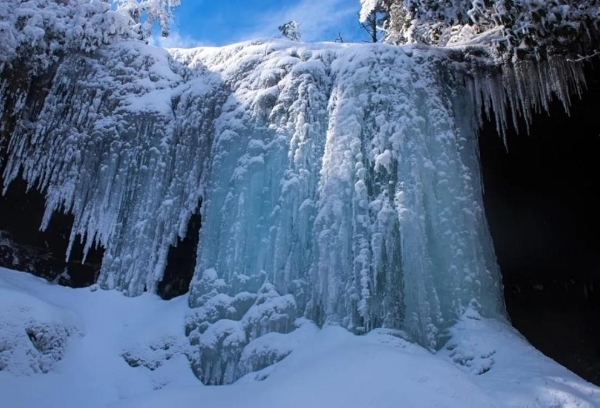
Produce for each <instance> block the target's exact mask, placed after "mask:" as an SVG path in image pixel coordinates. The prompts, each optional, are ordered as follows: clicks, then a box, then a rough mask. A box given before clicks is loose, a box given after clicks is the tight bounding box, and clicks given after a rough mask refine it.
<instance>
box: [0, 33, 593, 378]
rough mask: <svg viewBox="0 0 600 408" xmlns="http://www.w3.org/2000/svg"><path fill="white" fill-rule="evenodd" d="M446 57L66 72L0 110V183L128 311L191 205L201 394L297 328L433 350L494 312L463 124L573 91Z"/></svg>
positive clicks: (90, 63)
mask: <svg viewBox="0 0 600 408" xmlns="http://www.w3.org/2000/svg"><path fill="white" fill-rule="evenodd" d="M456 52H457V49H456V48H455V49H453V50H443V49H442V50H432V49H427V48H423V47H416V46H411V47H392V46H384V45H377V46H372V45H362V46H361V45H349V46H346V45H335V44H298V43H289V42H283V41H276V42H260V41H258V42H250V43H243V44H237V45H233V46H229V47H223V48H200V49H193V50H170V51H169V54H167V53H166V52H165V51H160V50H156V49H153V48H150V47H146V46H143V45H140V44H138V43H121V44H116V45H113V46H110V47H106V48H104V49H103V50H102V51H101V52H99V53H98V54H97V55H96V56H95V57H83V56H77V55H70V56H68V57H66V59H65V60H64V62H63V63H62V64H61V65H60V67H59V68H58V72H57V73H56V75H55V77H54V81H52V83H51V87H50V90H49V93H48V95H47V96H44V98H45V99H44V100H43V101H36V103H37V106H38V107H39V112H38V111H36V110H35V109H33V111H32V110H31V106H28V105H27V104H26V103H25V99H24V98H23V99H22V103H20V104H19V103H17V104H15V106H14V107H13V108H12V111H13V114H14V115H15V116H16V117H17V121H16V127H15V129H14V131H13V132H12V135H11V138H10V145H9V150H8V156H7V161H6V167H5V170H4V179H5V182H6V183H10V181H11V180H14V179H15V178H16V177H18V176H19V175H22V176H23V177H24V178H25V179H26V180H27V182H28V183H29V184H30V186H32V187H37V188H40V189H42V190H44V191H46V195H47V211H46V217H45V219H44V225H43V226H42V227H44V226H46V225H47V224H48V221H49V219H50V217H51V215H52V213H53V212H55V211H67V212H72V213H73V214H74V215H75V224H74V227H73V231H72V234H71V242H73V241H74V240H75V239H78V238H82V239H83V240H84V242H85V244H86V248H87V249H89V248H90V247H91V246H92V245H94V244H101V245H103V246H105V248H106V253H105V256H104V260H103V265H102V270H101V274H100V278H99V282H100V284H101V285H102V287H104V288H108V289H112V288H117V289H120V290H123V291H126V292H127V294H129V295H139V294H141V293H142V292H144V291H150V292H155V291H156V288H157V284H158V282H160V280H161V279H162V273H163V270H164V267H165V262H166V255H167V252H168V248H169V246H170V245H173V244H174V243H175V242H176V239H177V236H181V237H183V236H184V235H185V233H186V231H185V229H186V226H187V221H188V220H189V217H190V216H191V214H193V213H194V212H195V211H196V209H197V207H198V205H199V201H200V200H202V207H201V215H202V223H203V224H202V227H201V231H200V244H199V247H198V257H197V259H198V262H197V265H196V271H195V275H194V278H193V281H192V284H191V287H190V295H189V304H190V306H191V307H192V308H193V309H194V310H193V311H192V312H190V314H189V316H188V318H187V319H186V331H187V333H188V335H189V338H190V341H191V343H192V345H194V347H195V350H196V351H195V352H192V353H191V360H192V363H193V367H194V370H195V372H196V374H197V375H198V377H200V378H201V379H202V380H203V381H204V382H206V383H211V384H212V383H223V382H232V381H235V379H237V378H239V377H241V376H243V375H244V374H245V373H246V372H248V371H252V370H254V369H257V368H259V367H252V364H250V363H247V360H245V361H246V362H244V363H243V364H240V359H241V358H242V356H245V355H248V353H250V349H248V350H245V348H246V347H250V345H251V344H252V342H254V341H255V340H256V339H258V338H260V337H261V336H263V335H265V334H267V333H271V332H279V333H288V332H290V331H293V330H294V328H295V323H294V322H295V321H296V319H297V318H298V317H302V316H304V317H307V318H309V319H311V320H313V321H314V322H316V323H317V324H319V325H322V324H336V325H341V326H343V327H346V328H349V329H351V330H353V331H355V332H357V333H363V332H366V331H369V330H371V329H373V328H377V327H387V328H396V329H399V328H402V329H404V330H406V331H407V332H408V334H409V335H410V336H411V337H412V338H413V339H414V340H415V341H417V342H418V343H420V344H421V345H423V346H425V347H426V348H427V349H430V350H435V349H438V348H439V347H441V346H442V345H443V344H444V343H445V340H446V339H447V338H448V335H449V334H448V331H447V329H448V328H450V327H451V326H452V325H453V324H454V323H455V322H456V321H457V319H458V318H459V316H461V315H462V314H463V313H464V311H465V310H467V309H469V308H474V309H476V310H477V311H478V313H480V314H481V315H483V316H486V317H502V316H503V315H504V306H503V301H502V297H501V282H500V274H499V271H498V267H497V265H496V262H495V257H494V252H493V246H492V243H491V239H490V236H489V232H488V230H487V225H486V222H485V218H484V212H483V205H482V200H481V194H482V193H481V183H480V179H479V167H478V158H477V143H476V137H477V134H476V129H477V124H478V121H479V117H480V110H481V109H482V108H484V109H485V110H486V111H487V112H488V114H493V115H495V116H496V118H497V120H498V124H499V127H500V128H501V129H502V128H503V127H505V126H507V125H508V123H509V121H508V119H507V114H506V113H505V112H506V110H507V108H508V107H510V109H511V111H512V115H513V117H516V116H517V115H524V116H525V117H526V118H529V115H530V112H531V110H532V109H539V108H540V107H542V108H543V107H546V106H547V105H546V104H547V102H548V99H549V98H550V97H551V95H552V93H555V94H557V95H558V96H559V97H560V98H561V100H563V102H564V103H565V104H566V105H568V95H569V94H570V93H571V90H573V89H575V90H577V89H578V86H579V85H580V84H581V83H582V76H581V73H580V71H579V70H578V66H577V65H566V64H568V63H564V62H561V61H558V60H552V61H550V62H549V63H547V64H545V65H544V64H542V65H539V66H535V65H525V66H521V65H518V66H515V67H514V69H512V70H511V69H507V70H505V71H504V73H503V75H502V76H498V75H494V74H493V71H492V70H488V69H481V70H480V71H478V70H476V71H469V70H468V69H467V68H468V67H466V66H465V65H464V64H463V65H461V64H458V63H456V61H455V60H454V59H453V58H452V54H453V53H454V54H456ZM459 52H460V50H459ZM531 64H533V63H531ZM505 89H508V93H507V92H505ZM1 90H2V99H1V100H2V102H3V104H4V103H6V101H8V100H10V97H12V96H11V95H9V94H10V90H9V87H7V85H6V83H4V84H3V86H2V88H1ZM5 188H6V186H5ZM254 344H256V343H254ZM267 354H268V353H267ZM283 354H285V353H283ZM283 354H282V353H276V352H273V353H270V354H269V355H270V356H271V357H269V358H271V359H272V362H275V361H276V360H278V359H279V358H281V357H282V356H283ZM255 360H256V361H257V363H256V364H258V365H260V366H264V364H265V363H264V360H263V359H262V358H258V359H255ZM260 368H262V367H260Z"/></svg>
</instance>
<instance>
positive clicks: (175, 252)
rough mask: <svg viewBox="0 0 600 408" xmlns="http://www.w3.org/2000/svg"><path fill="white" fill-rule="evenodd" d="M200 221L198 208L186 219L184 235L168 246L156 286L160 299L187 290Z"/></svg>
mask: <svg viewBox="0 0 600 408" xmlns="http://www.w3.org/2000/svg"><path fill="white" fill-rule="evenodd" d="M198 208H200V205H198ZM201 221H202V220H201V217H200V211H199V210H198V211H196V212H195V213H193V214H192V216H191V217H190V220H189V221H188V225H187V229H186V235H185V237H184V238H183V239H181V238H178V239H177V243H176V244H175V245H171V246H170V247H169V253H168V255H167V266H166V267H165V271H164V274H163V278H162V280H161V281H160V282H159V283H158V288H157V294H158V295H159V296H160V297H161V298H162V299H165V300H169V299H173V298H175V297H177V296H181V295H183V294H185V293H187V292H188V290H189V288H190V283H191V281H192V276H193V275H194V269H195V268H196V254H197V251H198V242H199V241H200V225H201V223H202V222H201Z"/></svg>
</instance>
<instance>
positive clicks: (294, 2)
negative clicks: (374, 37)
mask: <svg viewBox="0 0 600 408" xmlns="http://www.w3.org/2000/svg"><path fill="white" fill-rule="evenodd" d="M181 3H182V4H181V6H179V7H177V8H176V9H175V10H174V17H175V21H174V26H173V30H172V34H171V36H170V38H168V39H166V40H161V41H160V43H161V44H162V45H164V46H167V47H168V46H184V47H185V46H188V47H189V46H197V45H224V44H231V43H234V42H238V41H244V40H249V39H254V38H263V37H277V36H278V34H279V33H278V30H277V27H278V26H280V25H281V24H283V23H285V22H287V21H290V20H296V21H298V22H299V23H300V24H301V25H300V31H301V33H302V40H303V41H334V40H335V39H336V37H337V36H338V32H339V33H341V35H342V37H343V38H344V40H345V41H363V40H366V39H367V36H366V33H365V32H364V31H362V30H361V29H360V27H359V25H358V11H359V10H360V5H359V2H358V0H181Z"/></svg>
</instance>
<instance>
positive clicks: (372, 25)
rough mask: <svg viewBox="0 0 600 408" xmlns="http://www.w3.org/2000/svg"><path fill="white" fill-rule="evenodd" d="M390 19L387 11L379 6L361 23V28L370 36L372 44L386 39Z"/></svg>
mask: <svg viewBox="0 0 600 408" xmlns="http://www.w3.org/2000/svg"><path fill="white" fill-rule="evenodd" d="M389 17H390V15H389V13H388V12H387V10H386V9H384V8H383V6H382V5H381V4H379V5H377V6H375V8H374V9H372V10H371V12H370V13H369V14H368V15H367V17H366V18H365V20H364V21H361V23H360V26H361V28H362V29H363V30H365V31H366V32H367V34H368V35H369V41H370V42H374V43H376V42H379V41H380V40H382V39H383V38H384V36H385V34H384V33H385V31H386V26H387V24H388V22H389Z"/></svg>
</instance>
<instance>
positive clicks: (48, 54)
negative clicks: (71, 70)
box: [0, 0, 130, 71]
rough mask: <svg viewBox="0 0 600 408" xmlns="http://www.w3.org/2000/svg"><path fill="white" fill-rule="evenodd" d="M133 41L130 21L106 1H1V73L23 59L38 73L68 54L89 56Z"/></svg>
mask: <svg viewBox="0 0 600 408" xmlns="http://www.w3.org/2000/svg"><path fill="white" fill-rule="evenodd" d="M129 37H130V31H129V28H128V24H127V19H126V18H125V17H124V16H123V15H122V14H121V13H119V12H116V11H114V10H112V9H111V6H110V4H109V3H108V2H106V1H103V0H91V1H90V0H63V1H57V0H31V1H27V2H23V1H20V0H2V1H0V71H1V70H2V68H3V67H4V66H5V65H6V64H7V63H9V62H10V61H11V60H13V59H15V58H18V57H19V56H21V57H23V58H22V59H23V61H25V60H26V61H27V65H28V67H29V68H31V69H34V70H35V69H38V68H46V67H47V66H49V65H51V64H52V63H53V62H55V61H56V60H57V59H58V58H60V56H61V55H63V54H64V53H65V52H66V50H76V51H84V52H89V51H93V50H95V49H96V48H97V47H99V46H100V45H103V44H108V43H111V42H113V41H114V40H116V39H120V38H129Z"/></svg>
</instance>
